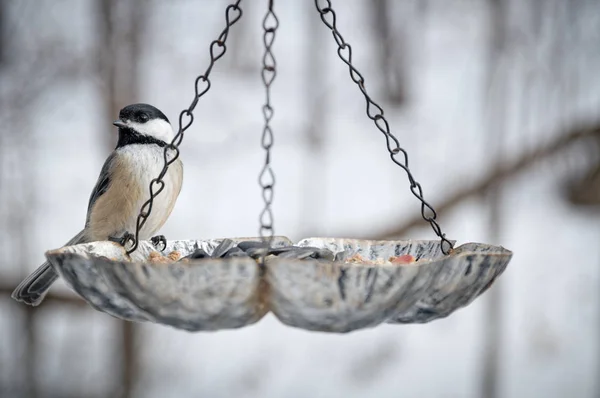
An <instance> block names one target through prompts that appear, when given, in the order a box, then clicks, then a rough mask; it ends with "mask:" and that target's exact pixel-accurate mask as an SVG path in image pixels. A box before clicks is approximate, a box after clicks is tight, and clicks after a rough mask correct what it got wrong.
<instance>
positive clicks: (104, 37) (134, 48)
mask: <svg viewBox="0 0 600 398" xmlns="http://www.w3.org/2000/svg"><path fill="white" fill-rule="evenodd" d="M98 5H99V7H100V10H99V13H98V16H99V27H100V28H99V29H100V37H101V41H100V43H99V46H98V57H99V60H100V62H99V65H100V68H101V69H100V71H99V73H100V76H101V78H102V82H103V84H102V89H101V93H102V98H103V102H104V108H105V110H106V117H105V124H103V127H102V130H101V131H102V132H103V133H102V134H104V136H105V137H106V143H107V147H108V148H110V149H111V150H112V148H113V147H114V145H115V143H116V139H117V135H116V133H115V128H113V126H112V124H111V122H112V121H113V120H115V119H117V118H118V115H119V110H120V109H121V108H123V107H124V106H126V105H128V104H131V103H135V102H140V101H138V100H137V99H138V96H139V86H138V82H139V78H138V75H139V73H140V69H139V59H140V56H141V55H142V53H141V41H142V37H143V35H144V31H145V24H144V22H145V21H146V19H147V17H148V15H149V13H150V12H151V6H150V5H149V4H148V3H145V2H143V1H142V0H127V1H117V0H102V1H101V2H99V3H98ZM104 125H105V126H106V127H104ZM104 128H106V133H104V131H105V130H104ZM119 329H120V334H121V343H122V350H119V351H118V354H117V355H116V358H119V359H118V361H117V362H118V364H117V365H118V366H117V367H116V369H120V375H119V378H118V381H117V385H116V386H115V389H116V390H115V392H114V393H113V394H112V396H114V397H123V398H128V397H131V396H132V393H133V390H134V388H135V383H136V380H137V377H138V373H139V371H138V367H139V364H138V360H137V353H136V340H137V339H136V335H137V333H136V327H135V324H134V323H132V322H123V321H120V322H119Z"/></svg>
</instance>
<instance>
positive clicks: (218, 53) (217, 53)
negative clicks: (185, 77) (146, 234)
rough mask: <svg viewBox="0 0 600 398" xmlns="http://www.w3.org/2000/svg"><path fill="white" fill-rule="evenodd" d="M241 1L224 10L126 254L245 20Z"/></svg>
mask: <svg viewBox="0 0 600 398" xmlns="http://www.w3.org/2000/svg"><path fill="white" fill-rule="evenodd" d="M240 2H241V0H237V1H236V2H235V3H233V4H230V5H228V6H227V9H226V10H225V25H226V26H225V29H223V31H222V32H221V34H220V35H219V36H218V38H217V39H216V40H213V41H212V42H211V43H210V63H209V64H208V68H206V71H205V72H204V74H203V75H200V76H198V77H197V78H196V81H195V83H194V89H195V92H194V99H193V100H192V103H191V104H190V106H189V107H188V108H187V109H184V110H183V111H181V113H180V114H179V129H178V131H177V134H176V135H175V137H174V138H173V140H172V141H171V143H170V144H168V145H166V146H165V151H164V153H163V158H164V164H163V168H162V171H161V172H160V174H159V175H158V177H156V178H154V179H153V180H152V181H151V182H150V186H149V189H150V199H148V200H147V201H146V202H145V203H144V204H143V205H142V207H141V209H140V213H139V215H138V217H137V222H136V228H135V238H132V239H131V240H133V246H132V248H131V249H130V250H129V251H128V252H127V254H131V253H133V252H134V251H135V250H136V249H137V248H138V245H139V236H140V230H141V229H142V227H143V226H144V224H145V223H146V221H147V220H148V217H150V213H151V212H152V205H153V204H154V199H156V197H157V196H158V195H159V194H160V193H161V192H162V191H163V189H164V188H165V182H164V181H163V178H164V177H165V175H166V174H167V170H168V169H169V166H170V165H171V164H173V162H175V161H176V160H177V158H179V145H181V142H182V141H183V135H184V133H185V131H186V130H187V129H188V128H189V127H190V126H191V125H192V123H193V121H194V114H193V111H194V109H195V108H196V105H198V101H199V100H200V98H201V97H202V96H203V95H204V94H206V93H207V92H208V90H209V89H210V86H211V83H210V79H209V76H210V72H211V71H212V68H213V66H214V65H215V63H216V62H217V61H218V60H219V59H220V58H221V57H222V56H223V55H224V54H225V52H226V51H227V46H226V45H225V43H226V42H227V37H228V36H229V28H231V27H232V26H233V24H235V23H236V22H237V21H238V20H239V19H240V18H241V17H242V9H241V8H240Z"/></svg>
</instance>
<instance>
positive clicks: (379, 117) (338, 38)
mask: <svg viewBox="0 0 600 398" xmlns="http://www.w3.org/2000/svg"><path fill="white" fill-rule="evenodd" d="M319 2H320V1H319V0H315V6H316V7H317V10H318V12H319V14H320V16H321V20H322V21H323V23H324V24H325V25H326V26H327V27H328V28H329V29H330V30H331V33H332V34H333V38H334V40H335V42H336V43H337V45H338V50H337V53H338V56H339V57H340V59H341V60H342V61H343V62H344V63H345V64H346V65H348V69H349V71H350V78H351V79H352V81H353V82H354V83H356V85H358V88H359V89H360V91H361V92H362V93H363V95H364V97H365V100H366V103H367V105H366V112H367V116H368V117H369V119H371V120H373V122H374V123H375V126H376V127H377V128H378V129H379V131H381V132H382V133H383V135H384V136H385V140H386V145H387V149H388V152H389V153H390V158H391V159H392V161H393V162H394V163H396V164H397V165H398V166H400V167H401V168H402V169H403V170H404V171H405V172H406V174H407V176H408V181H409V182H410V191H411V192H412V194H413V195H414V196H415V197H416V198H417V199H419V201H420V202H421V216H422V217H423V219H424V220H425V221H427V222H428V223H429V224H430V225H431V228H432V229H433V232H435V234H436V235H437V236H438V237H439V238H440V239H441V248H442V252H443V253H444V254H449V253H450V252H451V251H452V248H453V244H452V243H451V242H450V241H449V240H448V239H446V235H445V234H444V233H443V232H442V229H441V227H440V225H439V224H438V223H437V221H436V218H437V213H436V211H435V210H434V209H433V207H432V206H431V205H430V204H429V203H427V201H425V198H424V197H423V189H422V188H421V184H420V183H418V182H417V181H416V180H415V178H414V176H413V175H412V172H411V171H410V169H409V167H408V154H407V153H406V151H405V150H404V149H403V148H401V147H400V142H399V141H398V139H397V138H396V137H395V136H394V135H393V134H392V133H391V131H390V126H389V123H388V121H387V120H386V118H385V117H384V115H383V109H382V108H381V106H379V105H378V104H377V103H375V101H373V99H371V97H370V96H369V94H368V93H367V89H366V88H365V79H364V77H363V76H362V74H361V73H360V72H359V71H358V69H356V67H355V66H354V65H353V64H352V47H351V46H350V44H349V43H347V42H346V41H345V40H344V38H343V37H342V34H341V33H340V32H339V30H338V29H337V25H336V23H337V17H336V13H335V11H334V10H333V9H332V7H331V1H330V0H325V3H326V6H324V7H321V6H319ZM328 15H330V18H329V20H328V18H327V16H328ZM398 157H400V159H398Z"/></svg>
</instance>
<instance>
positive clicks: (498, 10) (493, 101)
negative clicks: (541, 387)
mask: <svg viewBox="0 0 600 398" xmlns="http://www.w3.org/2000/svg"><path fill="white" fill-rule="evenodd" d="M489 11H490V14H489V15H490V22H491V23H490V33H489V38H490V41H489V44H488V46H489V47H488V59H487V81H486V85H485V88H486V89H487V90H489V91H488V92H489V97H488V114H487V115H488V118H487V131H488V134H489V138H488V140H486V150H488V151H492V153H491V154H490V159H491V168H492V169H498V168H499V167H500V166H501V164H502V158H503V150H502V148H503V144H504V142H503V137H504V135H505V133H506V127H507V123H506V121H507V118H508V116H509V115H508V112H507V111H508V107H507V105H508V92H507V91H508V82H509V79H508V74H509V73H510V70H509V69H510V68H507V67H506V63H505V62H504V61H505V58H506V56H507V51H506V50H507V45H508V37H507V30H508V26H507V25H508V0H489ZM502 196H503V195H502V187H501V186H500V185H495V186H493V187H491V188H490V189H488V190H487V191H486V192H484V200H485V201H486V202H487V204H488V206H489V207H488V208H489V219H488V234H489V241H490V242H491V243H493V244H497V243H498V240H499V239H500V234H501V221H502V217H501V206H502ZM502 300H503V295H502V283H496V284H495V285H494V286H493V287H492V288H491V289H490V291H489V292H488V295H487V306H486V309H485V313H484V333H485V335H484V354H483V355H484V356H483V375H482V379H481V380H482V384H481V396H482V397H484V398H498V397H499V396H500V391H499V383H498V379H499V368H500V361H501V360H502V358H501V353H500V348H501V346H502V328H503V322H502Z"/></svg>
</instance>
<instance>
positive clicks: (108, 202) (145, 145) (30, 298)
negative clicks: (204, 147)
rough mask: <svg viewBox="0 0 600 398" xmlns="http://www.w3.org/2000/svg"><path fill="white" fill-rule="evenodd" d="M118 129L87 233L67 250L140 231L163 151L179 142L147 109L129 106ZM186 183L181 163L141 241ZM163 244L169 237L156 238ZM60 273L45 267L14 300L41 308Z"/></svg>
mask: <svg viewBox="0 0 600 398" xmlns="http://www.w3.org/2000/svg"><path fill="white" fill-rule="evenodd" d="M113 124H114V125H115V126H117V127H118V128H119V140H118V142H117V147H116V148H115V150H114V151H113V152H112V153H111V154H110V156H109V157H108V159H106V162H105V163H104V166H103V167H102V171H101V172H100V177H99V178H98V181H97V182H96V186H95V187H94V190H93V191H92V195H91V196H90V200H89V204H88V211H87V219H86V222H85V228H84V229H83V230H82V231H81V232H80V233H78V234H77V235H75V237H74V238H73V239H71V240H70V241H69V242H68V243H67V244H66V246H69V245H76V244H79V243H89V242H96V241H105V240H111V241H114V242H119V243H121V244H122V245H125V243H126V242H127V240H128V239H129V238H130V237H131V236H132V235H131V232H134V231H135V229H136V221H137V216H138V213H139V211H140V208H141V207H142V205H143V204H144V202H145V201H146V200H148V197H149V185H150V181H151V180H152V179H154V178H156V177H157V176H158V175H159V173H160V171H161V170H162V167H163V164H164V157H163V154H164V147H165V146H166V145H167V144H168V143H170V142H171V141H172V139H173V137H174V132H173V128H172V127H171V124H170V123H169V119H167V117H166V116H165V115H164V114H163V113H162V112H161V111H160V110H158V109H156V108H155V107H153V106H151V105H148V104H134V105H129V106H127V107H125V108H123V109H121V111H120V112H119V119H118V120H116V121H114V122H113ZM182 180H183V164H182V163H181V161H180V160H179V159H177V160H176V161H175V162H174V163H173V164H171V165H170V166H169V169H168V171H167V174H166V175H165V177H164V178H163V181H164V182H165V187H164V189H163V191H162V192H161V193H160V195H158V196H157V197H156V199H155V200H154V204H153V205H152V212H151V213H150V217H148V219H147V220H146V223H145V224H144V226H143V227H142V229H141V230H140V232H139V239H140V240H147V239H149V238H150V237H152V236H153V235H154V234H155V233H156V232H157V231H158V230H159V229H160V228H161V227H162V226H163V224H164V223H165V221H167V218H168V217H169V215H170V214H171V211H172V210H173V207H174V206H175V202H176V200H177V197H178V196H179V192H180V191H181V184H182ZM152 239H153V241H154V242H156V239H158V240H163V241H164V237H154V238H152ZM57 278H58V274H57V273H56V272H55V271H54V269H53V268H52V267H51V266H50V264H49V263H48V262H45V263H44V264H42V265H41V266H40V267H39V268H38V269H37V270H36V271H34V272H33V273H32V274H31V275H29V276H28V277H27V278H26V279H25V280H24V281H23V282H21V284H20V285H19V286H18V287H17V288H16V289H15V291H14V292H13V294H12V297H13V299H15V300H17V301H21V302H23V303H25V304H29V305H32V306H37V305H39V304H40V303H41V302H42V300H43V299H44V296H45V295H46V293H47V292H48V289H49V288H50V286H51V285H52V283H54V281H55V280H56V279H57Z"/></svg>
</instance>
